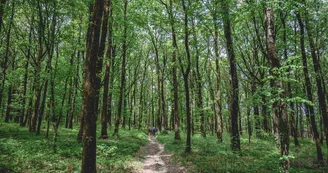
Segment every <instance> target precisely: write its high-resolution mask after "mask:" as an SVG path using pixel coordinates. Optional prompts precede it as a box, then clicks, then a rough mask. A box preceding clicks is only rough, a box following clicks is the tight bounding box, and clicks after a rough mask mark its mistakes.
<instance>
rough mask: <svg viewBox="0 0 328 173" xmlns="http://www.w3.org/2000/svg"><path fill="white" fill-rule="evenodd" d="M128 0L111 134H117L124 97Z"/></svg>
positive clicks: (125, 6)
mask: <svg viewBox="0 0 328 173" xmlns="http://www.w3.org/2000/svg"><path fill="white" fill-rule="evenodd" d="M128 3H129V0H125V3H124V31H123V32H124V36H123V45H122V55H123V57H122V69H121V86H120V96H119V101H118V108H117V116H116V122H115V130H114V134H113V136H118V129H119V125H120V121H121V116H122V104H123V99H124V98H123V97H124V88H125V73H126V49H127V48H126V47H127V16H126V11H127V8H128Z"/></svg>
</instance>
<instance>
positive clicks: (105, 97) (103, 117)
mask: <svg viewBox="0 0 328 173" xmlns="http://www.w3.org/2000/svg"><path fill="white" fill-rule="evenodd" d="M105 11H108V12H105V13H104V14H107V13H108V14H109V16H110V17H109V18H110V22H109V26H108V27H109V32H108V46H107V53H106V64H105V68H106V69H105V76H104V94H103V105H102V114H101V134H100V138H101V139H107V138H108V134H107V124H108V92H109V81H110V66H111V64H110V63H111V58H112V1H111V0H106V1H105ZM108 14H107V19H106V20H108ZM104 20H105V17H104Z"/></svg>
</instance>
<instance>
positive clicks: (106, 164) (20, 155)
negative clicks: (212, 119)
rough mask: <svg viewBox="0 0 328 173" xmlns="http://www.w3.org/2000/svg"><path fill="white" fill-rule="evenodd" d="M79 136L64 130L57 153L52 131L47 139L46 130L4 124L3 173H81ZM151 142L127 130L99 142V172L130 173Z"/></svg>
mask: <svg viewBox="0 0 328 173" xmlns="http://www.w3.org/2000/svg"><path fill="white" fill-rule="evenodd" d="M97 128H98V129H99V130H100V125H98V126H97ZM99 130H98V131H97V135H98V136H99V134H100V133H99ZM112 132H113V129H110V130H109V131H108V134H109V135H111V134H112ZM77 133H78V129H73V130H70V129H65V128H60V129H59V134H58V141H57V153H54V151H53V133H52V130H51V131H50V133H49V139H46V138H45V135H44V134H45V129H43V131H42V132H41V135H39V136H36V135H35V133H29V132H28V129H27V128H21V127H18V125H17V124H6V123H0V172H29V173H33V172H35V173H36V172H38V173H39V172H56V173H57V172H80V169H81V158H82V144H81V143H78V142H77V141H76V136H77ZM147 141H148V140H147V135H146V134H145V133H144V132H142V131H136V130H131V131H130V130H124V129H121V130H120V136H119V137H115V138H114V137H112V136H109V139H107V140H100V139H97V170H98V172H128V171H129V169H131V168H130V167H129V163H130V162H131V161H133V159H135V154H136V153H137V152H138V150H139V148H140V146H143V145H145V144H146V143H147Z"/></svg>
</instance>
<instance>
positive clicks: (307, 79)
mask: <svg viewBox="0 0 328 173" xmlns="http://www.w3.org/2000/svg"><path fill="white" fill-rule="evenodd" d="M296 17H297V20H298V24H299V26H300V46H301V54H302V63H303V74H304V80H305V88H306V94H307V99H308V100H309V101H310V102H312V103H313V94H312V87H311V81H310V77H309V72H308V65H307V57H306V50H305V39H304V35H305V32H304V30H305V27H304V24H303V21H302V18H301V15H300V14H299V13H296ZM306 107H307V110H308V111H309V112H308V113H307V115H308V119H309V120H310V122H311V127H312V132H313V137H314V140H315V143H316V150H317V160H318V161H320V162H321V161H323V155H322V149H321V143H320V136H319V132H318V129H317V124H316V121H315V114H314V108H313V105H311V104H308V105H306Z"/></svg>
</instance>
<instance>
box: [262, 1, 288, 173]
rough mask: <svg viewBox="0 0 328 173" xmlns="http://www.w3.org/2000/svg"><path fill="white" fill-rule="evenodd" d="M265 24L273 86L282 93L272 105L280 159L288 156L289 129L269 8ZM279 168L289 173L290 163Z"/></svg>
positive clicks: (271, 12)
mask: <svg viewBox="0 0 328 173" xmlns="http://www.w3.org/2000/svg"><path fill="white" fill-rule="evenodd" d="M265 22H266V27H267V28H266V29H267V45H268V50H267V51H268V61H269V62H270V65H271V70H272V73H273V75H274V76H275V77H276V78H277V79H275V81H274V86H275V87H277V88H278V89H281V90H282V92H281V93H280V94H279V97H280V99H281V100H283V101H281V100H280V99H279V100H278V101H275V102H274V103H273V109H274V111H277V113H278V119H279V136H280V154H281V157H288V155H289V128H288V116H287V110H286V109H287V108H286V103H285V102H284V99H285V91H283V90H284V85H283V82H282V81H281V79H280V78H279V77H280V76H279V74H277V71H276V70H278V69H279V68H280V67H281V64H280V59H279V58H278V57H277V55H276V53H275V51H276V49H275V39H274V35H275V33H274V31H275V30H274V13H273V9H272V8H271V7H266V8H265ZM281 167H282V169H283V171H284V172H289V168H290V163H289V159H288V158H287V159H283V160H281Z"/></svg>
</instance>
